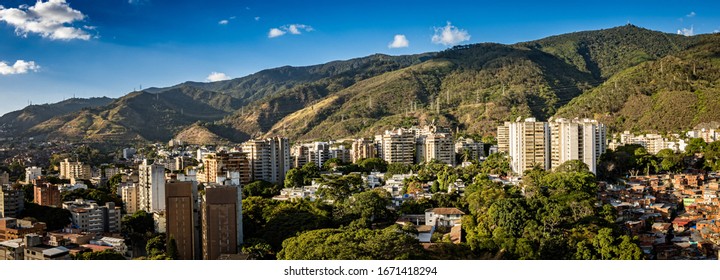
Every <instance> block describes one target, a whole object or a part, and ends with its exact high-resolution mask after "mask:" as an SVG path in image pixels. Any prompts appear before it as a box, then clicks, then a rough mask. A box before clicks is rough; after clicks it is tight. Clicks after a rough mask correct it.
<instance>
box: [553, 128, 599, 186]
mask: <svg viewBox="0 0 720 280" xmlns="http://www.w3.org/2000/svg"><path fill="white" fill-rule="evenodd" d="M606 134H607V128H606V127H605V125H604V124H601V123H599V122H598V121H596V120H590V119H573V120H568V119H563V118H558V119H555V120H550V135H551V139H550V146H551V148H550V150H551V156H550V157H551V168H552V169H555V168H557V167H558V166H560V165H561V164H562V163H563V162H566V161H569V160H580V161H582V162H584V163H585V164H587V166H588V167H589V169H590V172H592V173H596V172H597V162H598V160H599V159H600V155H602V153H603V152H605V149H606V148H607V147H606Z"/></svg>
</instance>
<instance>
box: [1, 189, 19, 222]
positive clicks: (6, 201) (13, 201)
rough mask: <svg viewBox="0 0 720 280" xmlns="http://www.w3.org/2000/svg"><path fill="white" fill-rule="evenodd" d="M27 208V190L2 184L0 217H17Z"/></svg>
mask: <svg viewBox="0 0 720 280" xmlns="http://www.w3.org/2000/svg"><path fill="white" fill-rule="evenodd" d="M23 209H25V192H24V191H23V190H22V189H13V188H12V187H10V186H7V185H3V186H0V218H7V217H12V218H17V217H18V215H19V214H20V212H22V210H23Z"/></svg>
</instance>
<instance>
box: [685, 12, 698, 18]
mask: <svg viewBox="0 0 720 280" xmlns="http://www.w3.org/2000/svg"><path fill="white" fill-rule="evenodd" d="M695 15H696V14H695V12H690V13H689V14H687V15H686V16H687V17H689V18H691V17H694V16H695Z"/></svg>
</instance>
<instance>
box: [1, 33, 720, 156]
mask: <svg viewBox="0 0 720 280" xmlns="http://www.w3.org/2000/svg"><path fill="white" fill-rule="evenodd" d="M719 103H720V35H719V34H707V35H697V36H682V35H676V34H669V33H662V32H657V31H652V30H648V29H644V28H640V27H637V26H633V25H626V26H620V27H615V28H610V29H604V30H595V31H583V32H576V33H569V34H563V35H557V36H552V37H547V38H544V39H539V40H536V41H530V42H522V43H517V44H512V45H504V44H495V43H481V44H472V45H464V46H456V47H453V48H450V49H447V50H444V51H441V52H435V53H423V54H417V55H405V56H388V55H382V54H376V55H371V56H368V57H363V58H356V59H350V60H346V61H333V62H329V63H325V64H320V65H314V66H306V67H290V66H285V67H280V68H275V69H268V70H263V71H260V72H258V73H255V74H252V75H249V76H246V77H242V78H237V79H232V80H227V81H220V82H210V83H199V82H185V83H182V84H179V85H175V86H172V87H167V88H149V89H146V90H143V91H135V92H131V93H129V94H127V95H125V96H123V97H120V98H118V99H110V98H93V99H70V100H66V101H63V102H60V103H56V104H46V105H33V106H28V107H26V108H24V109H22V110H19V111H15V112H11V113H8V114H5V115H4V116H2V117H0V134H2V136H4V135H13V136H26V137H47V138H49V139H65V140H78V141H80V140H82V141H115V140H118V141H131V140H139V141H145V140H147V141H167V140H170V139H173V138H175V139H180V140H183V141H185V142H187V143H199V144H208V143H230V142H242V141H245V140H248V139H250V138H253V137H262V136H270V135H284V136H287V137H289V138H290V139H292V140H313V139H337V138H342V137H350V136H352V137H368V136H371V135H373V134H375V133H378V132H381V131H383V130H385V129H388V128H393V127H399V126H410V125H421V124H428V123H435V124H438V125H444V126H449V127H451V128H452V129H453V130H456V129H457V130H459V131H463V132H466V133H476V134H481V135H492V134H494V131H495V128H496V126H497V125H498V124H499V123H501V122H503V121H507V120H514V119H515V118H517V117H529V116H533V117H536V118H539V119H548V118H550V117H553V116H562V117H593V118H597V119H599V120H601V121H602V122H604V123H606V124H608V125H609V127H610V128H611V130H613V131H619V130H633V131H643V132H644V131H648V132H649V131H658V132H664V131H677V130H682V129H688V128H690V127H693V126H695V125H698V124H701V123H706V122H712V121H720V110H717V108H718V105H720V104H719Z"/></svg>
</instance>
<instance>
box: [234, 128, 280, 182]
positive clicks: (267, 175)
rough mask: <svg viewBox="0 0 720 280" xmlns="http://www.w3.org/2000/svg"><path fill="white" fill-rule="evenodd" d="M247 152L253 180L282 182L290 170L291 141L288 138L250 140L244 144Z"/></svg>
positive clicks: (243, 149)
mask: <svg viewBox="0 0 720 280" xmlns="http://www.w3.org/2000/svg"><path fill="white" fill-rule="evenodd" d="M242 151H243V152H244V153H246V154H247V157H248V161H249V164H250V171H251V178H252V180H265V181H268V182H271V183H282V182H283V181H284V180H285V173H287V172H288V170H290V143H289V141H288V139H287V138H283V137H273V138H267V139H261V140H250V141H247V142H245V143H243V145H242Z"/></svg>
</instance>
